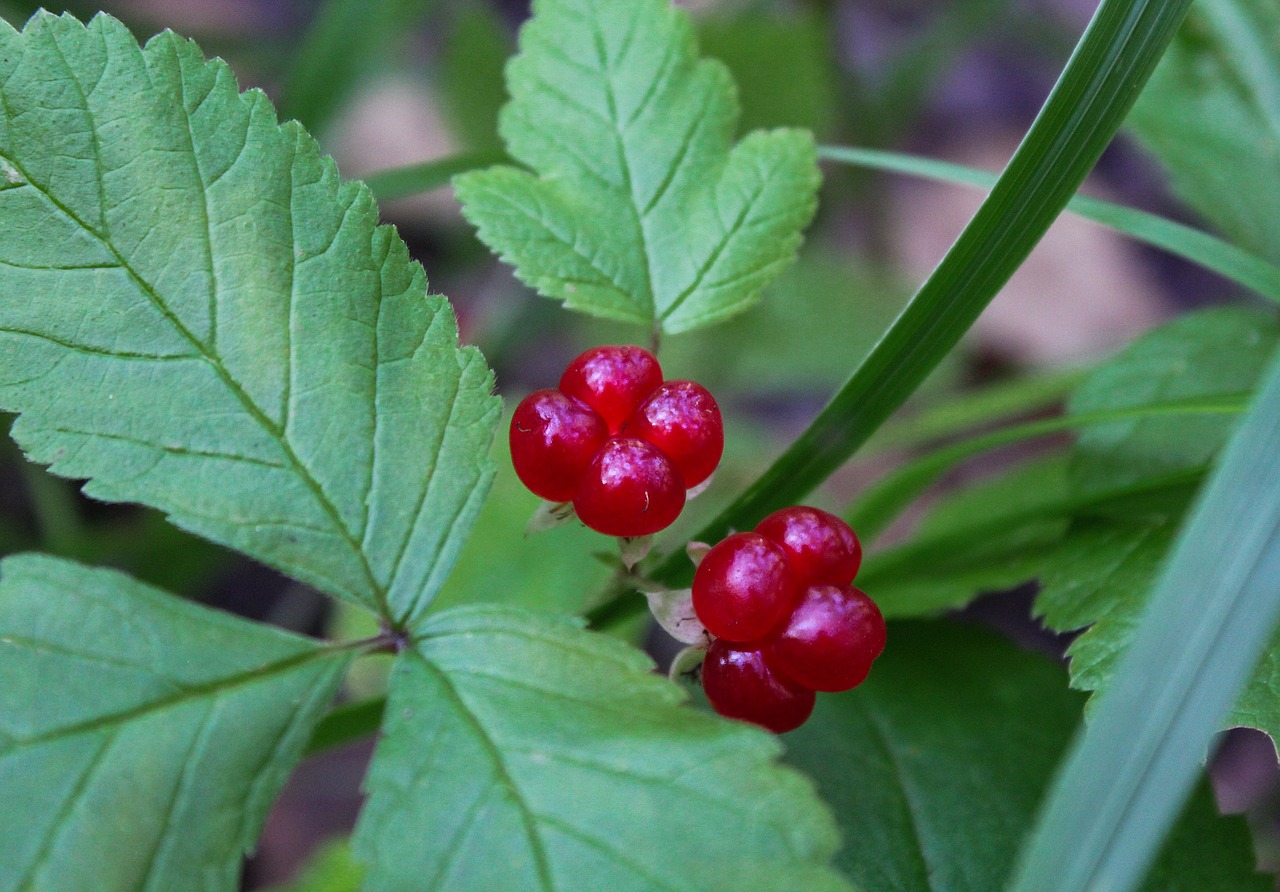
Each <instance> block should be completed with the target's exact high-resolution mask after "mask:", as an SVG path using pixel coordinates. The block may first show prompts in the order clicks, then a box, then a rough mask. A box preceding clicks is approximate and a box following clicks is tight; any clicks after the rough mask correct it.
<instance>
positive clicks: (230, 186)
mask: <svg viewBox="0 0 1280 892" xmlns="http://www.w3.org/2000/svg"><path fill="white" fill-rule="evenodd" d="M50 72H54V73H56V76H54V75H51V74H50ZM69 84H74V85H76V87H77V88H76V89H73V88H72V87H70V86H68V85H69ZM68 91H69V92H68ZM0 99H2V100H3V102H2V103H0V109H3V114H2V115H0V174H3V172H4V171H7V174H5V175H0V219H3V220H4V221H5V226H4V228H3V229H2V230H0V261H2V262H0V295H3V297H4V300H0V346H2V348H3V349H0V407H2V408H4V409H8V410H12V411H19V412H20V413H21V414H20V417H19V419H18V420H17V422H15V424H14V426H13V429H12V434H13V437H14V438H15V439H16V440H17V442H18V443H19V445H21V446H22V447H23V449H24V451H25V452H26V453H27V455H28V456H30V458H31V459H32V460H33V461H36V462H39V463H41V464H48V465H50V470H51V471H52V472H53V473H55V474H59V475H61V476H66V477H72V478H77V479H81V478H89V479H88V482H87V483H86V484H85V485H84V491H85V492H86V493H87V494H88V495H90V496H93V497H96V498H100V499H104V500H108V501H118V502H141V503H143V504H147V505H150V506H152V507H155V508H158V509H160V510H162V511H164V512H166V513H167V514H168V516H169V518H170V519H171V520H172V521H173V522H174V523H176V524H178V525H179V526H181V527H183V528H184V529H186V530H189V531H191V532H194V533H196V534H198V535H202V536H206V537H208V538H210V539H212V540H214V541H216V542H219V543H221V544H224V545H228V546H230V547H233V548H236V549H239V550H241V551H243V552H245V553H246V554H248V555H250V556H251V557H254V558H256V559H258V560H261V561H263V562H264V563H267V564H269V565H271V566H274V567H276V568H277V569H280V570H282V571H284V572H286V573H289V574H290V575H292V576H294V577H295V578H297V579H299V580H302V581H304V582H306V583H308V584H310V585H313V586H315V587H316V588H318V589H321V590H323V591H325V592H327V593H329V594H332V595H335V596H337V597H340V598H345V599H347V600H349V601H351V602H353V603H357V604H361V605H363V606H364V607H366V608H369V609H371V610H374V611H375V612H377V613H378V614H379V615H381V616H382V617H383V618H384V619H386V620H387V621H388V622H389V623H392V624H402V623H403V624H411V623H412V621H413V620H414V619H415V618H417V617H418V616H420V615H421V614H422V613H423V611H425V609H426V607H427V605H428V604H429V603H430V600H431V598H432V597H433V596H434V594H435V592H436V590H437V589H438V587H439V585H440V584H441V583H442V582H443V579H444V576H445V575H446V574H447V572H448V570H449V568H450V566H452V562H453V558H454V557H455V555H456V553H457V550H458V549H459V548H460V547H461V545H462V540H463V539H464V538H465V536H466V532H467V529H468V527H469V523H470V520H471V519H472V518H473V517H474V515H475V513H476V511H478V510H479V506H480V502H481V500H482V499H483V497H484V494H485V492H486V491H487V487H488V481H489V478H490V476H491V474H492V468H491V465H489V464H488V462H487V460H486V454H487V447H488V443H489V440H490V439H491V437H492V431H493V424H494V423H495V422H496V421H497V417H498V413H499V411H500V406H499V401H498V399H497V398H496V397H494V396H493V395H492V393H491V389H492V386H493V378H492V374H491V373H490V372H489V370H488V368H487V366H486V365H485V363H484V359H483V357H482V356H481V355H480V354H479V352H478V351H477V350H475V349H474V348H462V347H459V345H458V341H457V328H456V324H455V321H454V317H453V312H452V309H451V307H450V306H449V304H448V301H446V300H445V299H444V298H443V297H440V296H431V295H428V294H427V285H426V277H425V275H424V273H423V271H422V268H421V267H420V266H419V265H417V264H416V263H413V262H412V261H411V260H410V259H409V254H408V249H407V248H406V247H405V245H404V243H403V242H402V241H401V240H400V238H399V237H398V236H397V235H396V234H395V232H394V230H392V229H390V228H389V227H384V226H379V225H378V221H377V206H376V205H375V203H374V201H373V198H372V196H371V195H370V194H369V192H368V190H366V189H364V188H363V187H361V186H359V185H357V184H352V183H343V182H342V181H341V179H340V178H339V176H338V172H337V170H336V168H335V167H334V166H333V162H332V160H331V159H329V158H327V157H325V156H323V155H321V153H320V150H319V147H318V146H317V145H316V143H315V142H314V140H312V139H311V138H310V137H309V136H307V134H306V133H305V132H304V131H303V130H302V129H301V128H300V127H298V126H297V125H296V124H286V125H284V126H280V125H278V124H277V123H276V119H275V115H274V113H273V112H272V109H271V106H270V104H269V103H268V102H267V100H266V97H265V96H263V94H262V93H260V92H249V93H245V94H241V93H240V92H239V91H238V88H237V85H236V82H235V78H234V76H233V75H232V73H231V71H230V69H228V68H227V66H226V64H225V63H223V62H221V61H220V60H215V61H212V62H210V61H206V60H205V59H204V57H203V56H202V55H201V53H200V50H199V48H198V47H196V45H195V44H193V43H191V42H189V41H186V40H183V39H181V38H179V37H178V36H176V35H175V34H173V33H172V32H165V33H163V34H161V35H159V36H158V37H156V38H154V39H153V40H151V41H150V42H149V43H148V44H147V45H146V47H145V48H140V47H139V46H138V44H137V42H136V41H135V40H134V38H133V37H132V35H130V34H129V32H128V31H127V30H126V29H125V27H124V26H123V25H122V24H120V23H119V22H118V21H116V20H115V19H112V18H111V17H109V16H106V15H101V16H98V17H96V18H95V19H94V20H93V21H92V22H91V23H90V24H89V25H87V26H85V25H81V24H80V23H79V22H77V21H76V20H74V19H72V18H70V17H62V18H54V17H52V16H48V15H45V16H39V17H37V18H35V19H33V20H32V22H31V24H30V25H28V26H27V28H26V30H25V31H23V32H20V33H19V32H15V31H13V30H11V29H8V27H7V26H5V25H3V24H0ZM54 107H56V108H59V109H60V111H59V113H58V114H57V115H51V114H49V115H40V114H30V113H29V112H30V110H31V109H38V108H43V109H48V108H54ZM141 157H145V158H147V159H148V160H147V163H145V164H140V163H137V159H138V158H141ZM18 296H21V298H20V299H19V298H18Z"/></svg>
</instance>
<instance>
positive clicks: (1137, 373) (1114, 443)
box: [1067, 307, 1280, 493]
mask: <svg viewBox="0 0 1280 892" xmlns="http://www.w3.org/2000/svg"><path fill="white" fill-rule="evenodd" d="M1278 343H1280V320H1277V318H1276V314H1275V313H1273V312H1264V311H1261V310H1249V309H1245V308H1240V307H1224V308H1218V309H1211V310H1204V311H1201V312H1198V313H1191V314H1188V315H1185V316H1182V317H1180V318H1178V319H1175V320H1174V321H1173V322H1170V323H1168V324H1166V325H1163V326H1160V327H1159V328H1157V329H1155V330H1153V331H1151V332H1149V333H1147V334H1146V335H1144V336H1142V337H1141V338H1139V339H1137V340H1136V341H1134V342H1133V343H1132V344H1130V345H1129V346H1128V347H1126V348H1125V349H1124V350H1123V351H1122V352H1121V353H1120V354H1119V355H1118V356H1116V358H1115V359H1113V360H1111V361H1110V362H1107V363H1105V364H1103V365H1101V366H1099V368H1098V370H1097V371H1096V372H1095V373H1094V374H1092V375H1090V376H1089V378H1088V379H1086V380H1085V382H1084V383H1083V384H1082V385H1081V386H1080V387H1079V388H1078V389H1077V390H1076V391H1075V393H1074V394H1072V396H1071V400H1070V401H1069V403H1068V406H1067V410H1068V412H1069V413H1070V414H1072V415H1086V414H1089V413H1096V412H1117V411H1121V410H1124V409H1130V408H1135V407H1140V406H1147V405H1152V404H1159V403H1170V402H1176V401H1188V402H1191V401H1200V402H1203V401H1211V400H1220V399H1221V398H1223V397H1228V398H1231V399H1236V398H1238V397H1239V395H1240V394H1247V393H1250V392H1252V391H1253V389H1254V387H1255V386H1256V385H1257V382H1258V378H1259V377H1260V376H1261V375H1262V373H1263V371H1264V370H1265V369H1266V367H1267V362H1268V360H1269V358H1270V356H1271V354H1272V353H1273V352H1274V351H1275V348H1276V345H1277V344H1278ZM1232 421H1233V420H1232V419H1231V418H1230V417H1229V416H1215V415H1202V416H1199V417H1195V416H1186V417H1183V416H1173V415H1168V416H1163V415H1156V416H1135V417H1132V418H1127V419H1120V420H1116V421H1112V422H1107V423H1104V424H1098V425H1091V426H1090V427H1088V428H1086V429H1085V430H1084V431H1083V432H1082V433H1081V435H1080V438H1079V440H1078V441H1077V443H1076V446H1075V449H1074V451H1073V458H1072V462H1071V483H1072V486H1073V487H1074V488H1075V489H1076V490H1077V491H1078V492H1082V493H1090V492H1096V491H1099V490H1102V489H1114V488H1116V487H1120V486H1125V485H1129V484H1131V483H1134V482H1136V481H1139V480H1143V479H1146V478H1150V477H1153V476H1160V475H1163V474H1168V473H1173V472H1176V471H1182V470H1186V469H1188V468H1202V467H1204V466H1205V465H1207V464H1208V463H1209V461H1210V459H1211V458H1212V457H1213V456H1214V455H1215V454H1216V453H1217V451H1218V450H1219V449H1220V448H1221V447H1222V445H1223V444H1224V443H1225V442H1226V441H1227V437H1228V436H1229V435H1230V432H1231V429H1232V426H1233V424H1232Z"/></svg>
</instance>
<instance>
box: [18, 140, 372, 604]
mask: <svg viewBox="0 0 1280 892" xmlns="http://www.w3.org/2000/svg"><path fill="white" fill-rule="evenodd" d="M95 132H96V131H95ZM0 160H2V161H4V162H6V163H7V164H9V165H10V166H12V167H13V168H14V169H15V170H16V171H17V172H18V173H19V174H20V175H21V176H22V177H23V179H25V180H26V181H27V183H29V184H30V185H31V187H32V188H33V189H35V190H36V191H37V192H38V193H40V195H42V196H43V197H44V198H45V200H47V201H48V202H49V203H50V204H51V205H53V207H54V208H56V209H57V210H58V211H59V212H60V213H61V214H63V215H64V216H65V217H66V218H67V219H68V220H70V221H71V222H72V223H74V224H75V225H76V226H77V227H79V228H80V229H81V230H83V231H84V232H85V233H87V234H89V235H90V236H92V237H93V238H94V239H95V240H96V241H97V242H98V243H99V244H101V245H102V246H103V248H105V249H106V250H107V251H108V252H110V254H111V256H112V257H114V258H115V259H116V261H117V263H118V264H119V266H120V268H121V269H122V270H124V272H125V273H126V275H128V276H129V278H130V279H132V280H133V282H134V284H135V285H136V286H137V287H138V288H139V289H140V290H141V291H142V292H143V294H144V295H145V296H146V297H147V299H148V300H149V301H150V303H151V304H152V306H153V307H154V308H155V309H156V310H157V311H158V312H159V313H160V314H161V315H162V316H163V317H164V318H165V320H166V321H167V322H168V323H169V324H170V325H171V326H172V327H173V329H174V331H175V332H177V334H178V335H179V337H181V338H182V339H183V340H185V341H186V342H187V343H189V344H190V345H191V346H192V347H193V348H194V349H195V350H196V353H197V355H198V358H200V359H203V360H204V361H205V362H207V363H208V364H209V366H210V368H212V369H213V371H214V374H215V375H217V376H218V378H219V380H221V381H222V383H223V384H224V385H225V386H226V388H227V389H228V390H229V391H230V392H231V394H232V395H233V396H234V397H235V398H236V400H237V401H239V402H240V404H241V405H242V406H243V407H244V409H245V411H246V412H248V413H249V416H250V417H251V418H253V420H254V421H255V422H257V423H258V425H259V426H260V427H261V428H262V429H263V430H264V431H266V432H267V434H268V435H269V436H270V437H271V438H272V439H273V440H274V441H275V443H276V445H277V446H279V448H280V451H281V453H282V454H283V456H284V458H285V461H286V462H287V463H288V465H289V468H290V469H291V470H292V471H293V472H294V473H295V474H297V476H298V478H299V479H300V480H301V481H302V482H303V484H304V485H305V486H306V487H307V489H308V490H309V491H310V492H311V494H312V497H313V498H314V499H315V500H316V503H317V504H318V505H319V506H320V509H321V510H322V511H323V512H324V513H325V514H326V515H327V516H328V518H329V520H330V522H331V523H332V524H333V527H334V529H335V531H336V532H337V534H338V536H339V538H341V540H342V541H343V543H344V544H345V545H346V546H347V547H348V548H349V549H350V551H351V552H352V554H353V555H354V556H355V558H356V561H357V563H358V565H359V568H360V571H361V573H362V575H363V576H364V577H365V582H366V583H367V585H368V586H369V592H370V593H371V594H372V595H373V596H374V598H375V600H376V602H377V607H378V609H379V611H380V613H381V614H382V615H383V616H389V615H390V612H391V611H390V607H389V604H388V600H387V589H386V587H385V586H382V585H380V584H379V583H378V581H377V578H376V577H375V576H374V573H373V568H372V567H371V566H370V564H369V560H368V557H367V556H366V555H365V553H364V551H363V549H362V548H361V547H360V544H359V543H358V542H357V541H356V538H355V535H354V534H353V533H352V532H351V530H350V529H349V528H348V527H347V525H346V524H345V523H344V522H343V521H342V517H341V515H340V513H339V512H338V508H337V506H336V505H335V504H334V503H333V501H332V500H331V499H330V498H329V496H328V494H327V493H326V492H325V491H324V487H323V486H322V485H321V484H320V482H319V481H318V480H317V479H316V478H315V476H314V475H313V474H312V473H311V471H310V469H309V468H308V467H307V466H306V465H305V464H304V463H303V462H302V460H301V459H300V458H299V457H298V454H297V453H296V452H295V451H294V449H293V447H292V445H291V444H290V443H289V440H288V438H287V437H286V436H285V435H284V431H283V430H282V429H281V428H280V427H279V426H277V425H276V424H275V423H274V422H273V421H272V420H271V419H270V418H269V417H268V416H267V415H266V413H265V412H263V411H262V409H261V408H260V407H259V406H258V404H257V403H256V402H255V401H254V400H253V398H252V397H250V396H249V394H248V393H247V392H246V391H245V389H244V388H243V387H242V386H241V385H240V382H238V381H237V380H236V379H235V377H234V376H232V375H231V373H230V372H229V371H228V370H227V368H226V366H224V365H223V364H222V362H221V361H220V359H219V358H218V357H217V356H216V355H214V354H212V353H210V352H209V349H208V347H207V346H206V345H205V344H204V342H203V341H201V340H200V339H199V338H197V337H196V336H195V334H194V333H193V332H192V331H191V330H190V329H188V328H187V327H186V325H184V324H183V323H182V320H180V319H179V318H178V317H177V316H175V315H174V313H173V311H172V310H170V309H169V307H168V305H167V304H166V303H165V302H164V300H163V299H162V298H161V296H160V294H159V292H157V291H156V289H155V287H154V286H153V285H152V284H151V283H150V282H148V281H147V280H146V279H145V278H143V276H142V275H141V274H140V273H139V272H138V271H137V270H136V269H134V268H133V265H132V264H131V263H129V261H128V260H127V259H126V258H125V257H124V255H123V254H121V253H120V251H119V250H118V249H117V248H116V246H115V245H114V244H112V242H111V240H110V238H108V237H107V236H106V235H104V234H101V233H98V232H97V231H95V230H94V229H93V227H91V226H89V225H88V224H87V223H86V222H85V221H84V220H81V219H80V217H79V216H78V215H77V214H76V213H75V212H74V211H73V210H71V208H70V207H68V206H66V205H65V204H63V203H62V202H61V201H59V200H58V199H57V197H56V196H54V195H53V193H52V192H51V191H49V190H48V189H47V188H45V187H44V186H43V185H42V184H40V183H38V182H37V181H36V180H34V179H33V178H32V177H31V176H30V175H29V174H28V172H27V170H26V168H25V166H24V165H22V164H21V163H20V162H18V161H17V160H15V159H13V158H11V157H8V156H5V155H0ZM214 299H215V300H216V292H215V297H214ZM192 358H197V357H192ZM360 600H363V599H360Z"/></svg>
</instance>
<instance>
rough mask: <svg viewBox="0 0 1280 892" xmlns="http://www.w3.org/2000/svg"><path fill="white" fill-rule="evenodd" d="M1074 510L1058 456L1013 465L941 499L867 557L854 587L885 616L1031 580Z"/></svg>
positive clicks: (953, 603)
mask: <svg viewBox="0 0 1280 892" xmlns="http://www.w3.org/2000/svg"><path fill="white" fill-rule="evenodd" d="M1076 507H1078V505H1077V503H1076V502H1075V501H1073V500H1071V499H1070V497H1069V495H1068V494H1067V491H1066V463H1065V461H1062V460H1055V459H1048V460H1045V461H1041V462H1034V463H1031V464H1028V465H1025V466H1023V467H1019V468H1015V469H1014V470H1013V471H1011V472H1010V473H1008V474H1004V475H1001V476H999V477H995V478H992V479H990V480H984V481H982V482H980V483H977V484H973V485H970V486H968V487H965V488H964V489H962V490H959V491H957V492H955V493H953V494H950V495H949V496H947V497H944V498H943V499H941V500H940V501H939V502H938V503H937V504H936V505H935V506H934V507H933V508H932V510H931V513H930V514H929V515H928V516H927V517H926V518H925V520H924V521H923V522H922V524H921V527H920V529H919V530H918V531H917V534H916V536H915V537H914V538H913V539H912V540H911V541H909V542H908V543H906V544H904V545H900V546H897V547H895V548H890V549H887V550H885V551H880V552H877V553H875V554H872V555H870V556H868V558H867V560H866V561H865V563H864V565H863V568H862V570H861V571H860V572H859V574H858V585H859V587H861V588H863V589H865V590H866V591H867V592H868V593H869V594H870V595H871V596H872V597H873V598H875V600H876V603H877V604H878V605H879V606H880V609H881V610H882V611H883V612H884V614H885V615H886V616H893V617H905V616H920V615H923V614H930V613H936V612H938V611H940V610H945V609H948V608H954V607H961V606H963V605H965V604H967V603H968V602H970V601H972V600H973V599H974V598H975V597H976V596H977V595H979V594H981V593H983V592H990V591H1001V590H1004V589H1009V588H1013V587H1014V586H1017V585H1019V584H1021V583H1023V582H1027V581H1028V580H1031V579H1034V578H1035V577H1036V575H1037V574H1038V573H1039V571H1040V570H1041V569H1042V568H1043V567H1044V563H1045V560H1046V557H1047V556H1048V555H1049V554H1051V553H1052V551H1053V549H1054V548H1055V547H1056V546H1057V543H1058V542H1059V540H1060V539H1061V538H1062V535H1063V533H1064V531H1065V530H1066V527H1067V522H1068V521H1067V519H1068V518H1069V517H1070V514H1071V511H1072V510H1073V509H1075V508H1076Z"/></svg>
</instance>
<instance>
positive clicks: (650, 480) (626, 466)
mask: <svg viewBox="0 0 1280 892" xmlns="http://www.w3.org/2000/svg"><path fill="white" fill-rule="evenodd" d="M683 507H684V483H683V482H682V481H681V479H680V474H679V473H678V472H677V471H676V469H675V466H674V465H673V464H671V460H670V459H669V458H667V457H666V456H665V455H663V454H662V452H661V451H659V449H658V448H657V447H656V446H654V445H652V444H650V443H646V442H645V441H644V440H637V439H636V438H635V437H614V438H613V439H611V440H607V441H606V442H605V444H604V446H603V447H602V448H601V449H600V451H599V452H597V453H596V456H595V458H594V459H592V461H591V464H590V465H589V466H588V467H587V471H586V473H585V474H584V475H583V476H582V480H581V482H580V484H579V487H578V491H577V494H576V495H575V496H574V497H573V508H574V510H575V511H577V512H578V519H579V520H581V521H582V522H583V523H585V524H586V525H587V526H589V527H591V529H593V530H595V531H596V532H598V533H604V534H605V535H606V536H647V535H648V534H650V533H656V532H657V531H658V530H661V529H663V528H664V527H667V526H670V525H671V522H672V521H674V520H675V519H676V518H677V517H679V516H680V509H681V508H683Z"/></svg>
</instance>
